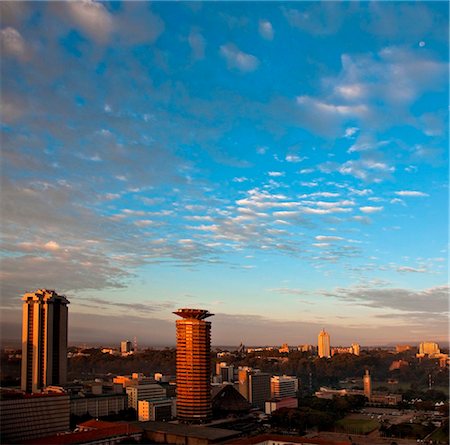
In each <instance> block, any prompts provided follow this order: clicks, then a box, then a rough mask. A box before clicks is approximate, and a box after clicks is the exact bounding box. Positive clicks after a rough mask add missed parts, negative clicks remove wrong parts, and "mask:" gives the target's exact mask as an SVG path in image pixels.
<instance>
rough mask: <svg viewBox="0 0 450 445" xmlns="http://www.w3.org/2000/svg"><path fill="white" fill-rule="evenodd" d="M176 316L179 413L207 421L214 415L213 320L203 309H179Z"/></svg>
mask: <svg viewBox="0 0 450 445" xmlns="http://www.w3.org/2000/svg"><path fill="white" fill-rule="evenodd" d="M174 314H176V315H178V316H179V317H181V318H182V319H181V320H177V322H176V326H177V417H178V419H179V420H181V421H184V422H196V423H200V422H205V421H206V420H208V419H209V418H210V417H211V415H212V404H211V383H210V382H211V323H210V322H209V321H205V320H204V319H205V318H207V317H210V316H211V315H213V314H210V313H209V312H208V311H206V310H203V309H179V310H178V311H176V312H174Z"/></svg>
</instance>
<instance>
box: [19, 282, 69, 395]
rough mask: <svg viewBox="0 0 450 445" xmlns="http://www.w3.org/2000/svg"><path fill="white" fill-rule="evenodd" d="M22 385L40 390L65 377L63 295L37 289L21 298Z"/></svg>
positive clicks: (66, 310)
mask: <svg viewBox="0 0 450 445" xmlns="http://www.w3.org/2000/svg"><path fill="white" fill-rule="evenodd" d="M22 300H23V316H22V376H21V388H22V390H23V391H26V392H28V393H37V392H41V391H42V390H43V389H44V388H45V387H46V386H50V385H63V384H65V383H66V379H67V315H68V309H67V305H68V304H69V301H68V300H67V299H66V297H64V296H62V295H58V294H57V293H56V292H55V291H54V290H47V289H38V290H37V291H36V292H30V293H26V294H25V295H24V296H23V298H22Z"/></svg>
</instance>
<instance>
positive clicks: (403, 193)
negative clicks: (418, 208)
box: [395, 190, 430, 198]
mask: <svg viewBox="0 0 450 445" xmlns="http://www.w3.org/2000/svg"><path fill="white" fill-rule="evenodd" d="M395 194H396V195H398V196H406V197H409V198H422V197H427V196H430V195H428V193H424V192H418V191H416V190H400V191H398V192H395Z"/></svg>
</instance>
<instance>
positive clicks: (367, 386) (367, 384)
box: [363, 369, 372, 400]
mask: <svg viewBox="0 0 450 445" xmlns="http://www.w3.org/2000/svg"><path fill="white" fill-rule="evenodd" d="M363 384H364V395H365V396H366V397H367V398H368V399H369V400H370V398H371V396H372V378H371V377H370V373H369V370H368V369H366V373H365V374H364V377H363Z"/></svg>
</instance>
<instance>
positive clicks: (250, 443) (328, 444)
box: [227, 434, 351, 445]
mask: <svg viewBox="0 0 450 445" xmlns="http://www.w3.org/2000/svg"><path fill="white" fill-rule="evenodd" d="M267 441H273V442H283V443H284V444H289V443H296V444H299V445H351V442H349V441H347V440H345V441H342V440H330V439H320V438H308V437H299V436H283V435H279V434H261V435H259V436H253V437H245V438H243V439H237V440H232V441H229V442H227V444H228V445H256V444H259V443H264V442H267Z"/></svg>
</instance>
